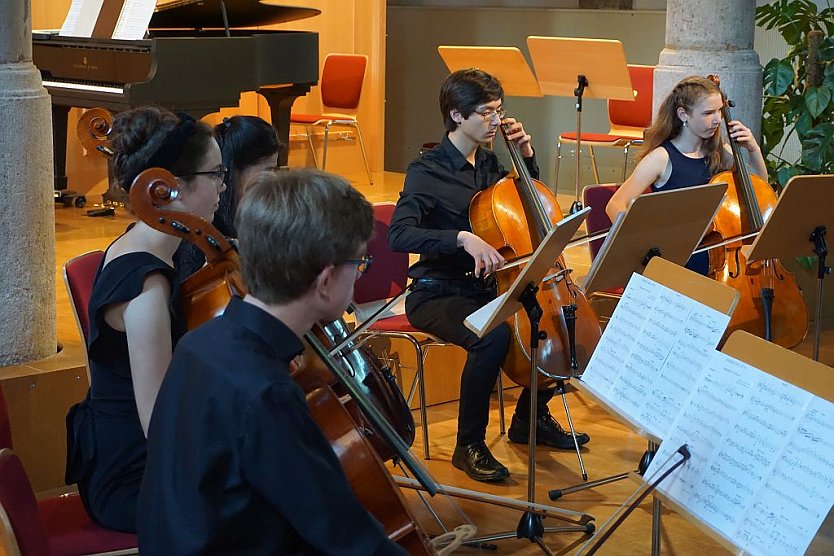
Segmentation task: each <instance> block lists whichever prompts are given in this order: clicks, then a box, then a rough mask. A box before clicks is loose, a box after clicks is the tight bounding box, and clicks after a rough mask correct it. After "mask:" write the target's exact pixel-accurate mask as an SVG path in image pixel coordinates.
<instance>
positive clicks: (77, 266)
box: [64, 251, 104, 384]
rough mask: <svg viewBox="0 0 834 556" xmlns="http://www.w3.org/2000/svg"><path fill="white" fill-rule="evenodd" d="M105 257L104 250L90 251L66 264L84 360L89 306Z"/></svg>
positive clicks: (85, 358) (66, 278) (67, 280)
mask: <svg viewBox="0 0 834 556" xmlns="http://www.w3.org/2000/svg"><path fill="white" fill-rule="evenodd" d="M103 258H104V251H90V252H88V253H84V254H83V255H79V256H77V257H75V258H73V259H70V260H69V261H67V263H66V264H65V265H64V285H65V286H66V287H67V293H68V294H69V299H70V306H72V314H73V315H74V316H75V324H76V325H78V331H79V332H80V333H81V345H82V346H83V349H84V360H85V361H86V360H87V334H88V332H89V329H90V320H89V319H90V316H89V313H88V312H87V307H89V305H90V295H91V294H92V292H93V281H94V280H95V278H96V272H97V271H98V267H99V266H100V265H101V261H102V259H103ZM89 382H90V368H89V366H87V383H88V384H89Z"/></svg>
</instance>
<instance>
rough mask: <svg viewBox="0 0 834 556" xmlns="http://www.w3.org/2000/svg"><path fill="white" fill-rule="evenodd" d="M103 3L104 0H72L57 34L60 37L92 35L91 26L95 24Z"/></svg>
mask: <svg viewBox="0 0 834 556" xmlns="http://www.w3.org/2000/svg"><path fill="white" fill-rule="evenodd" d="M103 3H104V0H72V4H70V8H69V12H67V17H66V19H64V24H63V25H62V26H61V32H60V33H59V35H60V36H62V37H86V38H90V37H92V36H93V28H94V27H95V25H96V20H97V19H98V14H99V13H100V12H101V5H102V4H103Z"/></svg>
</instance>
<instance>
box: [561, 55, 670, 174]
mask: <svg viewBox="0 0 834 556" xmlns="http://www.w3.org/2000/svg"><path fill="white" fill-rule="evenodd" d="M628 73H629V75H630V76H631V85H632V87H633V88H634V91H635V97H634V100H609V101H608V121H609V123H610V129H609V130H608V133H586V132H584V131H583V132H582V145H583V146H584V145H587V146H588V151H589V152H590V154H591V168H593V170H594V179H595V180H596V183H599V182H600V179H599V169H598V168H597V159H596V155H595V153H594V147H622V148H623V171H622V181H625V179H626V172H627V170H628V153H629V150H630V149H631V147H632V146H633V145H642V144H643V132H644V131H645V129H646V128H647V127H649V126H650V125H651V123H652V100H653V98H654V94H653V93H654V66H641V65H633V64H629V66H628ZM562 143H576V131H570V132H565V133H561V134H559V138H558V141H557V142H556V168H555V172H556V173H555V179H556V181H557V182H558V180H559V164H560V161H561V159H562Z"/></svg>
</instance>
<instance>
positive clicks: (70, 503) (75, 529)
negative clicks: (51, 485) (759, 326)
mask: <svg viewBox="0 0 834 556" xmlns="http://www.w3.org/2000/svg"><path fill="white" fill-rule="evenodd" d="M0 526H2V530H3V532H4V533H3V535H2V538H3V539H4V540H5V546H4V545H3V543H0V549H5V554H6V555H7V556H74V555H76V554H105V553H106V554H108V555H116V554H137V553H138V552H137V550H136V546H137V540H136V535H133V534H130V533H121V532H119V531H111V530H110V529H105V528H104V527H101V526H100V525H98V524H96V523H94V522H93V521H92V520H91V519H90V518H89V516H88V515H87V512H86V511H85V510H84V506H83V505H82V504H81V498H80V497H79V496H78V494H66V495H64V496H58V497H54V498H44V499H41V500H35V493H34V492H33V491H32V485H31V483H30V482H29V479H28V477H27V476H26V471H25V470H24V469H23V465H22V464H21V463H20V459H18V457H17V456H16V455H15V454H14V452H12V451H11V450H10V449H9V448H3V449H2V450H0Z"/></svg>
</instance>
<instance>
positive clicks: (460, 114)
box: [388, 68, 589, 481]
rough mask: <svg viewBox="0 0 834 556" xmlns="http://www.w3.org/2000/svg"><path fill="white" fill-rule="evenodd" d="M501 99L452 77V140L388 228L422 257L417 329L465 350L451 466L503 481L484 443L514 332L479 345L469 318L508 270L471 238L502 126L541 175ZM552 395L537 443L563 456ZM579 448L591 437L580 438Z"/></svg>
mask: <svg viewBox="0 0 834 556" xmlns="http://www.w3.org/2000/svg"><path fill="white" fill-rule="evenodd" d="M503 102H504V91H503V89H502V88H501V84H500V83H499V82H498V80H497V79H495V78H494V77H492V76H491V75H489V74H487V73H485V72H483V71H481V70H478V69H474V68H471V69H466V70H460V71H457V72H455V73H453V74H452V75H450V76H449V77H448V78H447V79H446V80H445V81H444V82H443V85H442V86H441V89H440V111H441V113H442V115H443V121H444V124H445V127H446V132H447V133H446V136H445V137H444V138H443V141H442V142H441V144H440V145H439V146H437V147H436V148H434V149H432V150H431V151H428V152H426V153H424V154H423V155H422V156H421V157H420V158H418V159H416V160H415V161H414V162H412V163H411V164H410V165H409V167H408V171H407V173H406V178H405V186H404V188H403V191H402V193H400V199H399V201H398V202H397V208H396V210H395V212H394V216H393V218H392V221H391V227H390V230H389V234H388V240H389V243H390V245H391V248H392V249H393V250H395V251H403V252H411V253H419V254H420V261H419V262H417V263H416V264H415V265H414V266H412V267H411V269H410V270H409V276H410V277H411V278H413V279H414V281H415V283H416V284H415V287H414V290H413V292H412V293H411V294H410V295H409V296H408V297H407V298H406V315H407V316H408V319H409V321H411V323H412V324H413V325H414V326H416V327H418V328H420V329H422V330H425V331H427V332H430V333H432V334H435V335H437V336H438V337H440V338H442V339H444V340H445V341H448V342H451V343H453V344H456V345H459V346H461V347H463V348H464V349H466V351H467V358H466V364H465V365H464V368H463V373H462V376H461V385H460V409H459V413H458V432H457V445H456V446H455V451H454V455H453V456H452V464H453V465H454V466H455V467H457V468H458V469H462V470H463V471H464V472H466V474H467V475H469V477H471V478H472V479H474V480H476V481H500V480H502V479H505V478H507V477H508V476H509V471H508V470H507V468H506V467H505V466H504V465H502V464H501V463H500V462H499V461H498V460H497V459H495V457H494V456H493V455H492V453H491V452H490V450H489V448H488V447H487V445H486V443H485V442H484V440H485V436H486V427H487V423H488V422H489V398H490V394H491V392H492V389H493V388H494V386H495V382H496V380H497V377H498V373H499V372H500V370H501V364H502V362H503V360H504V357H505V356H506V354H507V349H508V346H509V341H510V330H509V327H508V326H507V325H501V326H499V327H498V328H496V329H495V330H493V331H492V332H490V333H489V334H487V335H486V336H484V337H483V338H478V337H477V336H476V335H475V334H474V333H473V332H471V331H470V330H469V329H468V328H466V327H465V326H464V324H463V321H464V319H465V318H466V317H467V316H468V315H469V314H470V313H472V312H474V311H475V310H477V309H479V308H480V307H482V306H483V305H485V304H486V303H488V302H489V301H491V300H492V299H494V298H495V296H496V290H495V286H494V284H493V283H492V281H491V280H490V279H489V278H488V277H487V275H488V274H490V273H492V272H494V271H495V270H498V269H499V268H501V266H502V265H503V264H504V259H503V257H502V256H501V255H500V254H499V253H498V251H496V250H495V249H494V248H492V247H491V246H490V245H488V244H487V243H486V242H485V241H483V240H482V239H481V238H479V237H478V236H476V235H474V234H473V233H472V232H471V227H470V224H469V214H468V209H469V204H470V202H471V201H472V198H473V197H474V196H475V194H476V193H478V192H479V191H481V190H483V189H486V188H488V187H489V186H491V185H492V184H494V183H495V182H496V181H498V180H499V179H500V178H502V177H504V176H505V175H506V174H507V171H506V170H505V169H504V168H503V167H502V166H501V164H500V163H499V162H498V158H497V157H496V156H495V154H494V153H493V152H492V151H490V150H487V149H486V148H484V145H486V144H487V143H489V142H490V141H491V140H492V139H494V138H495V136H496V134H497V133H498V126H499V125H501V124H502V123H503V124H506V125H508V126H509V133H508V134H507V136H508V138H509V140H511V141H514V142H515V143H516V145H518V148H519V150H520V152H521V154H522V156H523V157H524V160H525V164H526V165H527V168H528V169H529V170H530V174H531V175H532V176H533V177H534V178H535V177H538V175H539V168H538V166H537V164H536V158H535V153H534V151H533V146H532V143H531V139H530V135H528V134H527V133H526V132H525V131H524V127H523V126H522V124H521V122H517V121H515V120H514V119H512V118H504V109H503V107H502V106H503ZM529 395H530V393H529V391H528V389H526V388H525V389H524V390H523V391H522V394H521V396H520V397H519V400H518V403H517V404H516V409H515V414H514V415H513V420H512V424H511V426H510V430H509V434H508V436H509V438H510V440H512V441H513V442H520V443H527V441H528V434H529V424H528V423H529V418H530V416H529V406H530V401H529ZM552 397H553V391H552V390H543V391H540V392H539V393H538V410H537V412H536V413H537V414H536V416H535V418H536V420H537V429H536V438H537V440H538V442H539V443H541V444H547V445H549V446H552V447H556V448H565V449H572V448H574V443H573V438H572V437H571V435H570V434H569V433H567V432H565V431H564V430H563V429H562V427H561V426H560V425H559V423H557V422H556V420H555V419H554V418H553V417H552V416H551V415H550V412H549V411H548V408H547V402H548V401H549V400H550V399H551V398H552ZM577 440H578V442H579V444H580V445H583V444H585V443H587V442H588V440H589V437H588V435H586V434H583V433H577Z"/></svg>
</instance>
